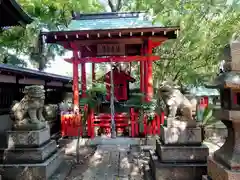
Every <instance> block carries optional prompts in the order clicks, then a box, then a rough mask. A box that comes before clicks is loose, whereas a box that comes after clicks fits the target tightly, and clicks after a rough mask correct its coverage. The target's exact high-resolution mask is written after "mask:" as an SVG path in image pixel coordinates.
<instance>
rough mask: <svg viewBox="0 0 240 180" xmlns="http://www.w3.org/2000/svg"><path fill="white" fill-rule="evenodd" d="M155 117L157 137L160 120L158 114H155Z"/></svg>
mask: <svg viewBox="0 0 240 180" xmlns="http://www.w3.org/2000/svg"><path fill="white" fill-rule="evenodd" d="M155 116H156V123H157V132H156V133H157V134H158V135H159V134H160V126H161V119H160V116H159V114H157V113H156V114H155Z"/></svg>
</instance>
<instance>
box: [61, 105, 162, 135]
mask: <svg viewBox="0 0 240 180" xmlns="http://www.w3.org/2000/svg"><path fill="white" fill-rule="evenodd" d="M86 110H87V109H86V108H84V111H86ZM82 116H83V114H80V115H75V114H73V113H71V112H70V113H63V114H61V132H62V136H73V137H77V136H78V131H80V136H82V135H83V127H84V126H83V125H82V121H81V120H82ZM87 118H88V119H87V129H86V130H87V135H88V137H91V138H94V137H95V127H100V128H103V129H104V130H105V132H106V133H110V131H111V115H110V114H98V115H97V116H96V115H94V111H93V110H90V111H89V113H88V116H87ZM147 119H148V117H147V115H144V118H143V132H141V134H143V135H145V136H146V135H157V134H160V127H161V124H163V123H164V114H163V113H162V114H160V115H159V114H156V113H155V115H154V118H153V120H151V121H148V120H147ZM114 120H115V124H116V130H117V131H118V132H119V131H123V130H124V129H125V128H129V129H130V131H131V133H130V134H129V136H130V137H138V136H139V135H140V131H139V130H140V121H139V112H137V111H134V109H133V108H131V109H130V113H129V114H127V113H115V116H114Z"/></svg>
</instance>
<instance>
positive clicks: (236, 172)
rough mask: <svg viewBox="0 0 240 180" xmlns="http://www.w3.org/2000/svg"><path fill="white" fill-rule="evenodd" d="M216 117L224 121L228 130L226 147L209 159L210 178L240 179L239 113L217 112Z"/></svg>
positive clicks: (216, 179)
mask: <svg viewBox="0 0 240 180" xmlns="http://www.w3.org/2000/svg"><path fill="white" fill-rule="evenodd" d="M215 115H216V116H217V117H219V118H221V119H222V122H223V123H224V124H225V125H226V127H227V129H228V136H227V139H226V141H225V143H224V145H223V146H222V147H221V148H220V149H219V150H217V151H216V152H215V153H214V155H213V157H209V158H208V176H209V177H210V178H208V179H211V180H238V179H240V121H239V118H238V117H239V111H238V113H236V111H231V110H223V109H220V110H217V111H216V112H215Z"/></svg>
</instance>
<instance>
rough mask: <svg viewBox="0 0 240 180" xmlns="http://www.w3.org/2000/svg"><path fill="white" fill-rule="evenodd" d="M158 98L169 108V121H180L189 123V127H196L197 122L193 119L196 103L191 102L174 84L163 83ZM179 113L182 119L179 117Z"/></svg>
mask: <svg viewBox="0 0 240 180" xmlns="http://www.w3.org/2000/svg"><path fill="white" fill-rule="evenodd" d="M158 97H159V98H160V99H162V100H163V101H164V103H165V105H166V108H167V113H168V115H167V118H168V120H170V119H171V120H180V121H185V122H187V124H188V126H195V125H196V121H195V119H194V118H193V110H194V109H195V106H196V103H195V102H191V101H190V100H189V99H188V98H187V97H186V96H184V95H183V94H182V93H181V91H180V90H179V86H176V85H175V84H174V83H172V82H168V81H165V82H163V83H162V84H161V85H160V87H159V89H158ZM178 112H179V114H180V117H177V113H178Z"/></svg>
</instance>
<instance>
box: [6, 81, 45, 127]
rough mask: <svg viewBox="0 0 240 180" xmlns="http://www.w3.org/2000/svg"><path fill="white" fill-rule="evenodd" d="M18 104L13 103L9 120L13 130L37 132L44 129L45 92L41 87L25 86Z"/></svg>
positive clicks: (16, 102)
mask: <svg viewBox="0 0 240 180" xmlns="http://www.w3.org/2000/svg"><path fill="white" fill-rule="evenodd" d="M23 93H24V94H25V95H24V97H23V98H22V100H21V101H20V102H18V101H14V102H13V105H12V108H11V111H10V118H11V119H12V120H13V129H15V130H39V129H42V128H45V127H46V122H45V118H44V117H43V114H42V113H43V108H44V100H45V90H44V87H43V86H39V85H32V86H26V87H25V88H24V91H23Z"/></svg>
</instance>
